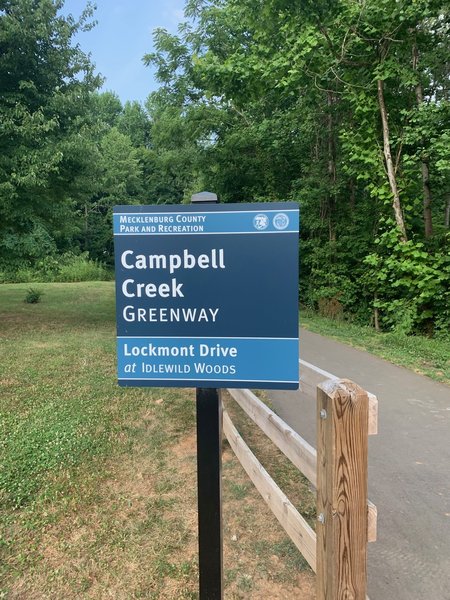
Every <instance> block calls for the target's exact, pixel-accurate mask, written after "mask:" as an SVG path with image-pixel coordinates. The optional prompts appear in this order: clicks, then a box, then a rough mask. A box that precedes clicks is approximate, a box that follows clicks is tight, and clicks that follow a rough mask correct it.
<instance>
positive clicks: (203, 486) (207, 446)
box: [191, 192, 223, 600]
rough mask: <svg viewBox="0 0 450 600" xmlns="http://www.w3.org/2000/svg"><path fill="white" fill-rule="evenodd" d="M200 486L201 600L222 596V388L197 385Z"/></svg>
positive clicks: (205, 195) (209, 197) (202, 198)
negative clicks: (220, 390)
mask: <svg viewBox="0 0 450 600" xmlns="http://www.w3.org/2000/svg"><path fill="white" fill-rule="evenodd" d="M191 201H192V202H193V203H195V204H197V203H198V204H204V203H210V202H213V203H217V196H216V194H212V193H210V192H202V193H200V194H194V195H193V196H192V198H191ZM196 404H197V490H198V549H199V578H200V583H199V590H200V596H199V597H200V600H222V599H223V552H222V547H223V544H222V472H221V471H222V403H221V399H220V393H219V390H217V389H215V388H197V390H196Z"/></svg>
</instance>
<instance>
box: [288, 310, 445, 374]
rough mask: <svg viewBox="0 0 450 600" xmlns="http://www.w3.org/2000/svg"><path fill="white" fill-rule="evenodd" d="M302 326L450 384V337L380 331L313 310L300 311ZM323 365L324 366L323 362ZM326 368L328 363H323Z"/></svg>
mask: <svg viewBox="0 0 450 600" xmlns="http://www.w3.org/2000/svg"><path fill="white" fill-rule="evenodd" d="M300 322H301V325H302V327H305V328H306V329H308V330H310V331H313V332H314V333H319V334H321V335H324V336H327V337H330V338H333V339H335V340H338V341H340V342H344V343H345V344H349V345H350V346H353V347H355V348H358V349H360V350H366V351H367V352H371V353H372V354H375V355H377V356H380V357H381V358H385V359H386V360H389V361H390V362H392V363H394V364H397V365H401V366H403V367H407V368H408V369H411V370H413V371H415V372H416V373H420V374H422V375H427V376H428V377H431V378H432V379H435V380H436V381H440V382H442V383H446V384H447V385H450V338H448V337H447V338H437V339H433V338H427V337H424V336H407V335H404V334H402V333H396V332H391V333H377V332H376V331H375V330H374V329H373V328H372V327H362V326H361V325H356V324H354V323H349V322H347V321H336V320H333V319H328V318H325V317H321V316H319V315H317V314H315V313H313V312H311V311H308V310H306V309H305V310H302V311H300ZM321 366H323V365H321ZM323 367H324V368H325V369H326V365H325V366H323Z"/></svg>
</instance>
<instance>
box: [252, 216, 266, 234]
mask: <svg viewBox="0 0 450 600" xmlns="http://www.w3.org/2000/svg"><path fill="white" fill-rule="evenodd" d="M268 226H269V217H268V216H267V215H264V214H263V213H260V214H258V215H255V217H254V218H253V227H254V228H255V229H257V230H258V231H263V230H264V229H267V227H268Z"/></svg>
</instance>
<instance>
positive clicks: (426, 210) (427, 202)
mask: <svg viewBox="0 0 450 600" xmlns="http://www.w3.org/2000/svg"><path fill="white" fill-rule="evenodd" d="M418 63H419V50H418V48H417V44H416V43H414V46H413V68H414V70H415V71H417V65H418ZM415 92H416V100H417V106H418V107H419V108H420V106H421V105H422V104H423V88H422V84H421V83H420V81H419V79H418V83H417V85H416V87H415ZM423 144H424V142H423V140H422V145H423ZM421 167H422V186H423V223H424V229H425V237H426V238H430V237H431V236H432V235H433V218H432V215H431V187H430V165H429V162H428V159H427V158H425V157H422V159H421Z"/></svg>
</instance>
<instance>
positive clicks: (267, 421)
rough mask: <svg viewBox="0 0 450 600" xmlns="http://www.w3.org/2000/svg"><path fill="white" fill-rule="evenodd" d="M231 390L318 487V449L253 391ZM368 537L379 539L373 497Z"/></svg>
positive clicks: (281, 448) (275, 442)
mask: <svg viewBox="0 0 450 600" xmlns="http://www.w3.org/2000/svg"><path fill="white" fill-rule="evenodd" d="M336 381H337V378H336ZM228 392H229V393H230V395H231V397H232V398H233V399H234V400H235V401H236V402H237V403H238V404H239V406H240V407H241V408H242V409H243V410H244V411H245V413H246V414H247V415H248V416H249V417H250V419H252V421H253V422H254V423H255V424H256V425H257V426H258V427H259V428H260V429H261V431H263V432H264V433H265V434H266V435H267V437H268V438H269V439H270V440H271V441H272V442H273V443H274V444H275V445H276V446H277V447H278V448H279V449H280V450H281V452H283V454H284V455H285V456H286V458H288V459H289V460H290V461H291V462H292V464H293V465H294V466H295V467H297V469H298V470H299V471H300V472H301V473H303V475H304V476H305V477H306V478H307V479H308V480H309V481H310V482H311V483H312V485H313V486H314V487H315V488H317V451H316V449H315V448H313V447H312V446H311V445H310V444H308V442H307V441H306V440H304V439H303V438H302V437H301V436H300V435H299V434H298V433H297V432H296V431H294V430H293V429H292V427H290V426H289V425H288V424H287V423H285V422H284V421H283V420H282V419H280V417H279V416H278V415H276V414H275V413H274V412H273V411H272V410H271V409H270V408H269V407H268V406H266V405H265V404H264V403H263V402H261V400H260V399H259V398H258V397H257V396H255V394H253V393H252V392H251V391H250V390H244V389H242V390H241V389H229V390H228ZM370 396H371V394H369V415H370V411H371V406H372V404H371V401H370ZM373 398H375V396H373ZM375 402H376V398H375ZM367 537H368V542H375V541H376V539H377V507H376V506H375V504H373V503H372V502H371V501H370V500H368V501H367Z"/></svg>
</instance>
